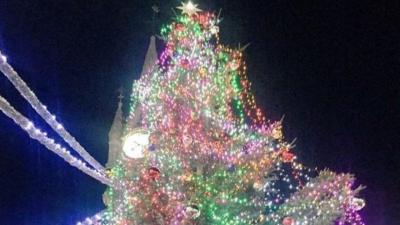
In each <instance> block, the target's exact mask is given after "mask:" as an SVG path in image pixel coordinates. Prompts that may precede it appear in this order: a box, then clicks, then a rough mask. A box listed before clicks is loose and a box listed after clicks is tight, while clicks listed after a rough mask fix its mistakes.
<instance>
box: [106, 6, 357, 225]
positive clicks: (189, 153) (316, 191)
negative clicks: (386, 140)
mask: <svg viewBox="0 0 400 225" xmlns="http://www.w3.org/2000/svg"><path fill="white" fill-rule="evenodd" d="M178 9H180V10H181V11H182V13H181V14H180V15H177V17H176V19H175V21H174V22H172V23H171V24H170V25H168V26H165V27H163V28H162V30H161V36H162V38H163V39H164V40H165V42H166V47H165V49H164V51H163V53H162V54H161V56H160V58H159V60H158V61H157V62H156V63H155V64H154V65H149V63H148V62H149V61H152V60H154V61H155V59H154V58H155V57H154V55H155V46H154V37H153V38H152V41H151V42H152V44H151V45H150V50H149V52H153V54H148V55H147V57H146V58H147V60H146V62H147V64H146V65H145V66H144V74H143V76H142V77H141V78H140V79H139V80H137V81H136V82H135V83H134V85H133V92H132V103H131V108H130V115H129V118H128V122H127V125H126V126H125V129H124V139H123V143H122V144H121V145H120V146H119V148H122V149H123V153H122V154H121V155H120V156H119V157H118V156H117V158H114V159H113V163H112V164H113V165H114V166H113V167H112V168H111V170H110V171H109V176H110V178H111V179H112V180H113V183H114V184H116V186H114V187H110V188H109V189H108V191H107V192H106V193H105V195H104V200H105V203H106V205H107V206H108V209H107V211H106V212H105V213H104V214H103V220H104V221H105V222H106V223H109V224H126V225H128V224H129V225H130V224H132V225H134V224H135V225H136V224H160V225H162V224H214V225H217V224H221V225H227V224H232V225H233V224H238V225H239V224H285V225H289V224H292V225H294V224H318V225H325V224H326V225H329V224H363V222H362V220H361V218H360V217H359V215H358V214H357V211H358V210H360V209H361V208H362V207H363V204H364V203H363V201H362V200H361V199H359V198H356V197H355V196H356V195H357V194H358V192H359V190H360V189H361V188H356V189H352V185H353V183H354V177H353V176H351V175H348V174H335V173H333V172H329V171H322V172H320V173H319V175H318V176H317V177H315V178H311V177H310V175H311V174H312V172H311V171H310V170H309V169H306V168H305V167H304V166H303V165H302V164H300V163H298V162H297V161H296V156H295V155H294V153H293V152H292V147H293V145H292V144H291V143H288V142H286V141H285V140H284V137H283V131H282V121H277V122H271V121H269V120H268V119H267V118H266V117H265V116H264V114H263V113H262V110H261V109H260V108H258V107H257V105H256V103H255V98H254V96H253V95H252V93H251V90H250V88H251V87H250V86H251V84H250V82H249V81H248V80H247V77H246V65H245V62H244V61H243V54H242V53H243V50H244V48H240V47H239V48H237V49H231V48H229V47H226V46H224V45H222V44H221V43H220V42H219V38H218V33H219V26H218V25H219V22H220V18H219V16H217V15H216V14H214V13H210V12H203V11H202V10H200V9H198V8H197V5H194V4H193V3H191V2H188V3H183V4H182V6H180V7H178Z"/></svg>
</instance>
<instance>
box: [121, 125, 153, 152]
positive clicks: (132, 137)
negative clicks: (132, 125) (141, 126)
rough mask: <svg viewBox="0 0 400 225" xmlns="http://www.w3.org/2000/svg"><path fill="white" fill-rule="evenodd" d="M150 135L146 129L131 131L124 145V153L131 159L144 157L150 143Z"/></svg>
mask: <svg viewBox="0 0 400 225" xmlns="http://www.w3.org/2000/svg"><path fill="white" fill-rule="evenodd" d="M149 136H150V134H149V133H148V132H146V131H144V130H137V131H134V132H131V133H129V134H128V135H127V136H126V138H125V141H124V145H123V146H122V150H123V151H124V155H125V156H126V157H128V158H130V159H140V158H143V157H144V152H145V150H146V149H147V147H148V145H149Z"/></svg>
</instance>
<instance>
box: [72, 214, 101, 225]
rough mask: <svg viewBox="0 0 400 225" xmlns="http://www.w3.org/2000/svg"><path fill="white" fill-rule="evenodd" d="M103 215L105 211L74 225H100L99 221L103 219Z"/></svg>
mask: <svg viewBox="0 0 400 225" xmlns="http://www.w3.org/2000/svg"><path fill="white" fill-rule="evenodd" d="M104 214H105V211H101V212H99V213H97V214H96V215H94V216H92V217H88V218H86V219H85V220H84V221H82V222H78V223H77V224H76V225H95V224H100V222H101V220H102V219H103V216H104Z"/></svg>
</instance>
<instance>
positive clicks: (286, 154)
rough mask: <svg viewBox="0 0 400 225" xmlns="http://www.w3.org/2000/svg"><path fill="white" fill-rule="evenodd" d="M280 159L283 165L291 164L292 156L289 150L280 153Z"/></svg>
mask: <svg viewBox="0 0 400 225" xmlns="http://www.w3.org/2000/svg"><path fill="white" fill-rule="evenodd" d="M282 159H283V162H285V163H289V162H293V159H294V154H293V153H291V152H290V151H289V150H286V151H284V152H282Z"/></svg>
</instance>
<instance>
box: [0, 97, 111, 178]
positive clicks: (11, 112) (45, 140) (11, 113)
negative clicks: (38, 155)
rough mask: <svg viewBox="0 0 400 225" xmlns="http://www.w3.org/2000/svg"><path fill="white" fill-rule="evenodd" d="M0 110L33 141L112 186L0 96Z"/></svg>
mask: <svg viewBox="0 0 400 225" xmlns="http://www.w3.org/2000/svg"><path fill="white" fill-rule="evenodd" d="M0 110H1V111H2V112H3V113H4V114H5V115H6V116H8V117H10V118H11V119H12V120H13V121H14V122H15V123H16V124H18V125H19V126H20V127H21V128H23V129H24V130H25V131H26V132H27V133H28V134H29V136H30V137H31V138H32V139H35V140H37V141H39V142H40V143H41V144H42V145H44V146H45V147H46V148H47V149H49V150H50V151H52V152H54V153H56V154H57V155H58V156H60V157H61V158H63V159H64V160H65V161H66V162H68V163H69V164H71V165H72V166H73V167H76V168H78V169H79V170H81V171H82V172H84V173H86V174H87V175H89V176H91V177H93V178H94V179H96V180H98V181H100V182H101V183H103V184H106V185H110V186H111V185H112V184H111V181H110V180H109V179H108V178H107V177H105V176H104V175H103V174H101V173H99V172H98V171H96V170H93V169H91V168H90V167H88V166H87V165H86V163H84V162H82V161H81V160H80V159H78V158H76V157H74V156H73V155H71V153H70V152H69V151H68V150H66V149H65V148H63V147H61V145H60V144H58V143H56V142H55V141H54V140H53V139H51V138H49V137H47V134H46V133H45V132H43V131H41V130H40V129H38V128H36V127H35V125H34V124H33V123H32V121H29V120H28V119H27V118H26V117H24V116H23V115H22V114H21V113H19V112H18V111H17V110H15V109H14V108H13V107H12V106H11V105H10V103H9V102H8V101H7V100H6V99H4V98H3V97H2V96H0Z"/></svg>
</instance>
